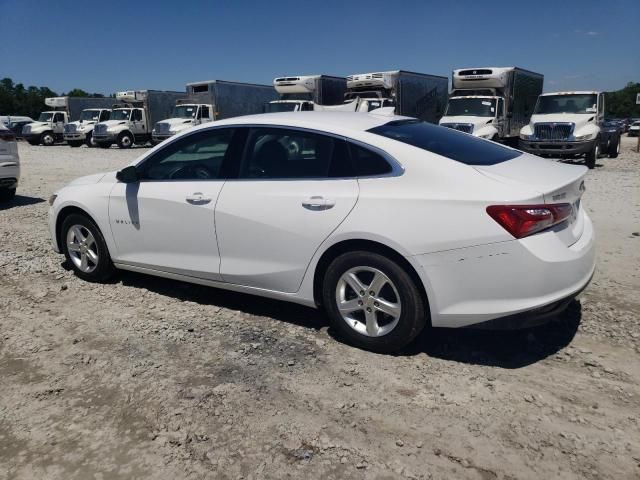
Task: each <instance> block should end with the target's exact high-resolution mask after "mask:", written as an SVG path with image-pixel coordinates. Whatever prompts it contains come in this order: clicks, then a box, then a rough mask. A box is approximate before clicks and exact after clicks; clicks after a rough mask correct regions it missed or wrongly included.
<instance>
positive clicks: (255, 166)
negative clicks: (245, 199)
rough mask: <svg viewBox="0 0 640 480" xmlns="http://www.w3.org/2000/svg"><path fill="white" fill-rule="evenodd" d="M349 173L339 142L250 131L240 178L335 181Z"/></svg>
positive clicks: (284, 131) (281, 131)
mask: <svg viewBox="0 0 640 480" xmlns="http://www.w3.org/2000/svg"><path fill="white" fill-rule="evenodd" d="M351 173H352V168H351V161H350V158H349V153H348V150H347V146H346V142H345V141H344V140H342V139H339V138H335V137H330V136H326V135H321V134H317V133H313V132H307V131H299V130H289V129H281V128H252V129H250V132H249V135H248V138H247V143H246V146H245V155H244V161H243V162H242V166H241V169H240V178H244V179H286V178H337V177H345V176H349V175H350V174H351Z"/></svg>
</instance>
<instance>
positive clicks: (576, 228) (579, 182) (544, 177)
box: [474, 153, 588, 246]
mask: <svg viewBox="0 0 640 480" xmlns="http://www.w3.org/2000/svg"><path fill="white" fill-rule="evenodd" d="M474 168H475V169H476V170H477V171H478V172H480V173H481V174H483V175H486V176H487V177H489V178H492V179H493V180H496V181H498V182H501V183H508V184H511V185H514V184H515V185H516V186H517V185H522V187H523V188H525V187H526V188H529V189H531V188H533V189H535V190H536V191H537V192H539V193H540V194H542V196H543V198H544V203H548V204H558V203H569V204H571V205H572V207H573V213H572V215H571V216H570V217H569V219H568V220H567V221H565V222H563V223H561V224H559V225H556V226H555V227H553V228H552V230H553V231H554V232H555V234H556V235H557V236H558V238H559V239H560V240H561V241H562V242H563V243H565V244H566V245H567V246H570V245H573V244H574V243H575V242H577V241H578V239H579V238H580V236H581V235H582V231H583V229H584V221H583V216H582V212H581V210H582V194H583V193H584V191H585V186H584V177H585V175H586V173H587V172H588V169H587V168H586V167H583V166H581V165H567V164H564V163H559V162H555V161H552V160H547V159H545V158H540V157H536V156H534V155H529V154H526V153H525V154H522V155H520V156H518V157H516V158H514V159H512V160H508V161H506V162H502V163H497V164H495V165H478V166H475V167H474Z"/></svg>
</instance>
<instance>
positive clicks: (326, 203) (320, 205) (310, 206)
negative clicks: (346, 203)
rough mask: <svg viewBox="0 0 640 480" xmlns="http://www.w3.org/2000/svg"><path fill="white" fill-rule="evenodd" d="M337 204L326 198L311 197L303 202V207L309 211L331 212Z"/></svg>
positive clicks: (319, 196)
mask: <svg viewBox="0 0 640 480" xmlns="http://www.w3.org/2000/svg"><path fill="white" fill-rule="evenodd" d="M335 204H336V202H335V201H334V200H331V199H328V198H325V197H323V196H321V195H315V196H313V197H309V198H307V199H306V200H303V201H302V206H303V207H304V208H306V209H307V210H314V211H319V210H329V209H330V208H333V207H334V206H335Z"/></svg>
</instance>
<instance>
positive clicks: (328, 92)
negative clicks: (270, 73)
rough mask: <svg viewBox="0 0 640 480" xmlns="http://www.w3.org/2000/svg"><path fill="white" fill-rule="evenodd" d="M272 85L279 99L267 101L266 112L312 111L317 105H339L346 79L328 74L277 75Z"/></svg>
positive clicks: (341, 101) (344, 89)
mask: <svg viewBox="0 0 640 480" xmlns="http://www.w3.org/2000/svg"><path fill="white" fill-rule="evenodd" d="M273 87H274V88H275V90H276V92H277V93H278V94H279V95H280V99H279V100H272V101H271V102H269V103H267V104H266V105H265V108H264V111H265V112H266V113H273V112H303V111H313V110H317V109H318V105H341V104H342V103H343V101H344V94H345V92H346V91H347V79H346V78H344V77H333V76H330V75H298V76H289V77H277V78H275V79H274V80H273Z"/></svg>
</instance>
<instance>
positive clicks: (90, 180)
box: [67, 173, 106, 186]
mask: <svg viewBox="0 0 640 480" xmlns="http://www.w3.org/2000/svg"><path fill="white" fill-rule="evenodd" d="M105 175H106V173H94V174H93V175H87V176H86V177H80V178H76V179H75V180H72V181H70V182H69V183H67V186H74V185H92V184H94V183H98V182H99V181H100V180H102V177H104V176H105Z"/></svg>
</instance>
